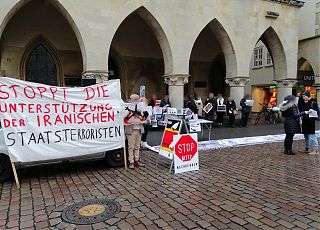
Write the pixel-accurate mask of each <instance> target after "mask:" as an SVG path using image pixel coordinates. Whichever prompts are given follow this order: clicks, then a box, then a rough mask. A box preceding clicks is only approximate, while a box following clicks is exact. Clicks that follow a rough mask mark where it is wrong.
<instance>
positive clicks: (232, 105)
mask: <svg viewBox="0 0 320 230" xmlns="http://www.w3.org/2000/svg"><path fill="white" fill-rule="evenodd" d="M226 106H227V114H228V117H229V125H230V127H231V128H234V127H235V125H234V122H235V118H236V114H237V105H236V102H235V101H234V100H233V98H232V97H228V101H227V104H226Z"/></svg>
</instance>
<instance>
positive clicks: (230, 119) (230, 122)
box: [228, 114, 236, 127]
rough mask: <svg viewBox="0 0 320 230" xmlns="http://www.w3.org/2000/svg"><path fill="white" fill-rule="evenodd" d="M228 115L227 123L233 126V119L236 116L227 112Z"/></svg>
mask: <svg viewBox="0 0 320 230" xmlns="http://www.w3.org/2000/svg"><path fill="white" fill-rule="evenodd" d="M228 116H229V125H230V126H231V127H234V121H235V119H236V116H235V115H234V114H229V115H228Z"/></svg>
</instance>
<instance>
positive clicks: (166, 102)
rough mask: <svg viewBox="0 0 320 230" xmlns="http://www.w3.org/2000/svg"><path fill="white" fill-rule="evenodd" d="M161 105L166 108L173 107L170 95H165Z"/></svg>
mask: <svg viewBox="0 0 320 230" xmlns="http://www.w3.org/2000/svg"><path fill="white" fill-rule="evenodd" d="M160 107H164V108H168V107H171V103H170V101H169V95H164V96H163V100H162V101H161V103H160Z"/></svg>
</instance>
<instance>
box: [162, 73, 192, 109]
mask: <svg viewBox="0 0 320 230" xmlns="http://www.w3.org/2000/svg"><path fill="white" fill-rule="evenodd" d="M189 76H190V75H189V74H170V75H164V76H163V78H164V83H166V84H168V86H169V98H170V102H171V105H172V107H175V108H183V96H184V85H185V84H187V83H188V78H189Z"/></svg>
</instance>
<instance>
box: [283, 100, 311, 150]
mask: <svg viewBox="0 0 320 230" xmlns="http://www.w3.org/2000/svg"><path fill="white" fill-rule="evenodd" d="M295 100H296V97H295V96H293V95H289V96H286V97H285V98H284V102H282V103H281V104H280V106H279V107H280V111H281V113H282V117H284V130H285V133H286V138H285V140H284V149H285V151H284V153H285V154H288V155H294V153H293V152H292V143H293V137H294V135H295V134H296V133H301V129H300V122H299V117H302V116H303V115H305V114H308V113H309V112H308V111H306V112H299V111H298V107H297V106H296V104H295Z"/></svg>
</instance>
